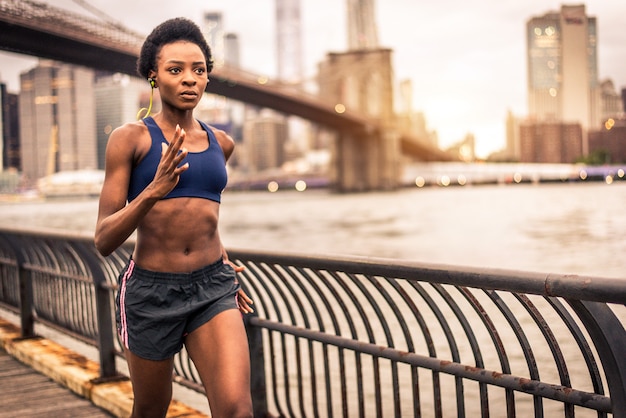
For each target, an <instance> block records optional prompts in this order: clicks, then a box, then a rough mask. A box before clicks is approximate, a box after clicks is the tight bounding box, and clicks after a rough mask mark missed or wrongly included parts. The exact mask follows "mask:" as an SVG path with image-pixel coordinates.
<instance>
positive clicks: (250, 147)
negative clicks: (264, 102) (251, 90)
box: [244, 110, 288, 173]
mask: <svg viewBox="0 0 626 418" xmlns="http://www.w3.org/2000/svg"><path fill="white" fill-rule="evenodd" d="M287 133H288V128H287V122H286V118H284V117H282V116H279V115H277V114H276V113H275V112H272V111H270V110H263V111H261V112H260V114H259V115H258V116H257V117H256V118H250V119H248V120H246V122H245V124H244V138H245V140H244V146H245V151H246V152H245V155H246V157H247V158H246V162H247V167H248V169H249V170H250V171H251V172H253V173H254V172H262V171H265V170H268V169H274V168H280V167H281V166H282V165H283V164H284V163H285V162H286V160H287V158H286V150H285V144H286V143H287Z"/></svg>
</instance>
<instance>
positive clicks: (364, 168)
mask: <svg viewBox="0 0 626 418" xmlns="http://www.w3.org/2000/svg"><path fill="white" fill-rule="evenodd" d="M373 3H374V2H373V0H348V26H349V30H348V35H349V36H348V38H349V39H348V42H349V48H350V50H349V51H348V52H343V53H329V54H328V55H327V57H326V60H325V61H324V62H322V63H321V64H320V66H319V73H318V85H319V93H320V97H321V98H322V100H324V101H326V102H328V103H329V104H330V105H332V106H335V109H336V111H337V112H339V113H341V112H343V111H349V112H355V113H358V114H361V115H364V116H365V117H367V118H368V119H370V120H372V122H374V123H375V124H376V125H377V126H379V127H380V129H377V130H376V131H375V132H345V131H344V132H341V133H340V134H339V135H340V138H337V141H335V146H334V150H333V159H334V161H333V162H334V164H333V167H334V172H333V173H331V176H332V180H333V182H334V183H335V185H336V188H337V189H338V190H339V191H347V192H350V191H368V190H390V189H395V188H397V187H398V186H399V185H400V176H401V157H400V155H401V146H400V135H399V133H398V132H397V129H396V127H395V124H396V123H395V122H396V121H395V114H394V111H393V103H394V99H393V69H392V65H391V53H392V51H391V49H387V48H380V47H378V36H377V32H376V25H375V23H374V4H373Z"/></svg>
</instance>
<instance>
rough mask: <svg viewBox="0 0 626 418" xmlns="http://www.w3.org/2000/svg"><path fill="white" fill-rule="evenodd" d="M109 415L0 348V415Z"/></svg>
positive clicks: (76, 416)
mask: <svg viewBox="0 0 626 418" xmlns="http://www.w3.org/2000/svg"><path fill="white" fill-rule="evenodd" d="M111 416H112V415H110V414H109V413H107V412H106V411H104V410H102V409H100V408H98V407H97V406H95V405H93V404H92V403H91V402H89V401H88V400H87V399H84V398H82V397H80V396H78V395H76V394H74V393H73V392H72V391H71V390H69V389H67V388H65V387H63V386H61V385H59V384H58V383H56V382H54V381H53V380H52V379H50V378H48V377H47V376H44V375H42V374H40V373H39V372H37V371H35V370H33V369H32V368H30V367H29V366H27V365H25V364H23V363H21V362H19V361H18V360H16V359H14V358H13V357H11V356H10V355H8V354H7V352H6V351H4V350H3V349H1V348H0V418H4V417H6V418H9V417H72V418H79V417H90V418H91V417H94V418H98V417H111Z"/></svg>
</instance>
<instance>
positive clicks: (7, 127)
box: [0, 83, 22, 171]
mask: <svg viewBox="0 0 626 418" xmlns="http://www.w3.org/2000/svg"><path fill="white" fill-rule="evenodd" d="M18 98H19V96H18V95H17V94H11V93H9V92H8V91H7V88H6V84H4V83H0V103H1V105H2V107H1V109H0V132H2V137H1V138H0V148H1V150H2V152H1V153H0V171H2V170H9V169H15V170H17V171H20V170H21V169H22V161H21V158H20V127H19V114H18V106H19V99H18Z"/></svg>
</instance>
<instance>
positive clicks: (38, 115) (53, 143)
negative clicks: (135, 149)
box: [19, 61, 97, 181]
mask: <svg viewBox="0 0 626 418" xmlns="http://www.w3.org/2000/svg"><path fill="white" fill-rule="evenodd" d="M93 83H94V72H93V70H90V69H87V68H84V67H78V66H75V65H69V64H62V63H56V62H51V61H41V62H40V64H39V65H38V66H37V67H35V68H33V69H32V70H30V71H27V72H24V73H22V74H20V85H21V93H20V101H19V116H20V140H21V151H22V155H21V156H22V170H23V173H24V175H25V176H26V177H27V179H28V180H29V181H35V180H37V179H39V178H41V177H45V176H47V175H50V174H53V173H56V172H58V171H75V170H82V169H95V168H96V167H97V157H96V156H97V152H96V129H95V126H96V112H95V100H94V90H93Z"/></svg>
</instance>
